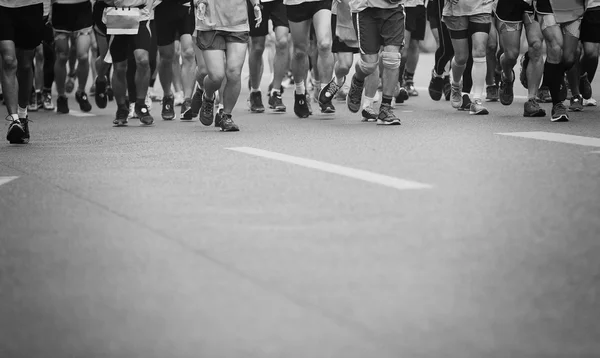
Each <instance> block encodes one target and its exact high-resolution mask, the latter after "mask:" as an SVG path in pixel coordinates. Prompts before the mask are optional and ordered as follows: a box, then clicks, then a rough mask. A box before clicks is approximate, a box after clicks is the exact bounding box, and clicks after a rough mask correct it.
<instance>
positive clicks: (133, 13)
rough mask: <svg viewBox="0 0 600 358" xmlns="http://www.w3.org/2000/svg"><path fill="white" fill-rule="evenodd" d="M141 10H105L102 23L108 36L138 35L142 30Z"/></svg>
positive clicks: (111, 8)
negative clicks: (140, 29)
mask: <svg viewBox="0 0 600 358" xmlns="http://www.w3.org/2000/svg"><path fill="white" fill-rule="evenodd" d="M140 19H141V12H140V9H138V8H136V7H134V8H130V7H127V8H119V7H109V8H106V9H104V14H103V15H102V22H104V23H105V24H106V34H107V35H137V33H138V31H139V28H140Z"/></svg>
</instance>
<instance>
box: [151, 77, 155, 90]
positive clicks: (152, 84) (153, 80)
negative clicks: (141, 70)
mask: <svg viewBox="0 0 600 358" xmlns="http://www.w3.org/2000/svg"><path fill="white" fill-rule="evenodd" d="M154 83H156V78H150V88H154Z"/></svg>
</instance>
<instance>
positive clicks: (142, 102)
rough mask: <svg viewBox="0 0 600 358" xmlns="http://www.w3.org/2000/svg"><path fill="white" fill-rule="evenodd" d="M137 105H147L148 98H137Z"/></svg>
mask: <svg viewBox="0 0 600 358" xmlns="http://www.w3.org/2000/svg"><path fill="white" fill-rule="evenodd" d="M135 106H136V107H138V108H141V107H145V106H146V99H145V98H142V99H139V98H137V99H136V100H135Z"/></svg>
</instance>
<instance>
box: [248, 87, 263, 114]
mask: <svg viewBox="0 0 600 358" xmlns="http://www.w3.org/2000/svg"><path fill="white" fill-rule="evenodd" d="M250 111H251V112H252V113H263V112H264V111H265V106H264V105H263V103H262V93H261V92H260V91H258V92H250Z"/></svg>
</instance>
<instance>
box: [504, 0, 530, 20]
mask: <svg viewBox="0 0 600 358" xmlns="http://www.w3.org/2000/svg"><path fill="white" fill-rule="evenodd" d="M533 12H534V10H533V6H532V5H528V4H527V3H526V2H525V1H514V0H498V5H497V7H496V17H498V19H499V20H500V21H504V22H523V15H525V13H533Z"/></svg>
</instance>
